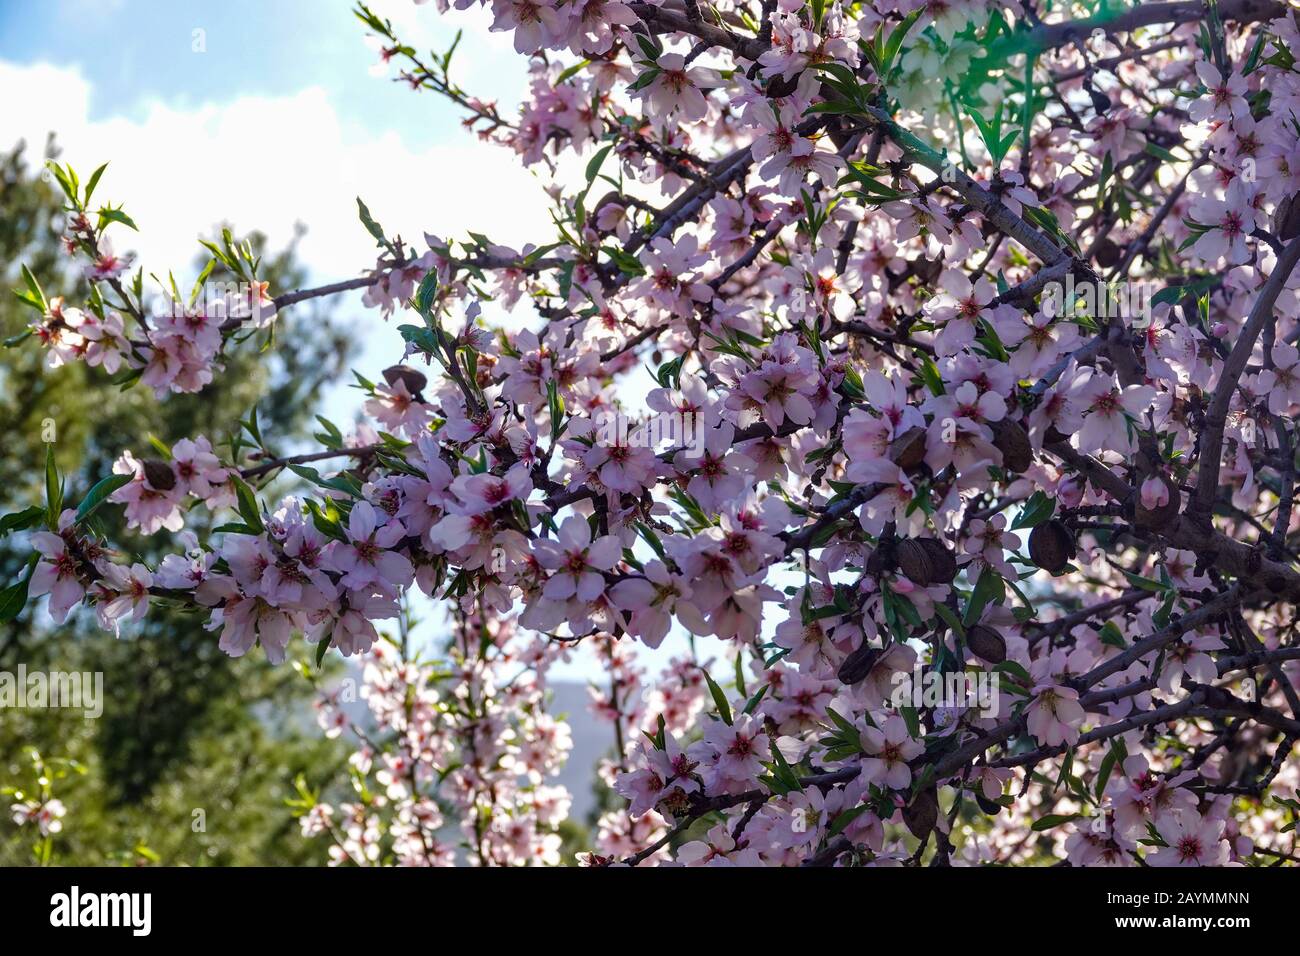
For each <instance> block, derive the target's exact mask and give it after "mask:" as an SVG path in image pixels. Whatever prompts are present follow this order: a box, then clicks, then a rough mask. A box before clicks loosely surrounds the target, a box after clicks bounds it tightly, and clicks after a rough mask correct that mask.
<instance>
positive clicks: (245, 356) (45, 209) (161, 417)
mask: <svg viewBox="0 0 1300 956" xmlns="http://www.w3.org/2000/svg"><path fill="white" fill-rule="evenodd" d="M54 151H55V146H54V144H53V142H51V143H50V144H48V145H47V147H46V155H47V156H52V155H53V153H54ZM41 168H42V167H41V165H40V162H38V161H37V159H36V158H35V157H31V156H30V155H29V154H28V153H27V152H26V151H25V150H24V148H23V146H21V145H20V146H19V147H18V148H17V149H15V150H14V151H13V152H10V153H6V154H0V279H3V282H4V286H5V288H6V289H8V288H12V287H15V286H16V285H17V284H18V283H19V278H18V270H19V264H20V263H26V264H27V265H28V266H29V267H30V268H31V269H32V271H33V272H34V273H35V274H36V276H37V278H38V279H39V281H40V282H41V284H42V286H43V287H44V289H45V290H46V293H47V295H50V296H54V295H64V296H67V297H68V300H69V302H74V303H75V302H79V300H81V299H82V298H83V297H84V295H85V293H86V291H87V290H86V284H85V282H84V280H82V279H81V278H80V276H79V274H77V273H76V272H75V271H73V270H72V269H70V265H69V261H68V259H67V257H66V256H65V255H64V253H63V250H62V248H61V246H60V234H61V231H62V212H61V197H60V195H59V194H58V190H57V186H55V185H54V184H53V183H51V182H46V181H45V180H44V179H43V178H42V176H41ZM128 205H129V204H128ZM115 228H116V229H117V230H118V231H119V233H120V234H119V236H118V244H119V246H123V247H125V246H126V238H127V237H126V236H125V235H122V234H121V233H125V232H126V229H125V228H124V227H120V226H119V227H115ZM218 231H219V230H218ZM249 238H250V241H251V242H252V243H253V246H254V248H255V250H256V251H257V252H258V253H259V254H265V239H264V237H262V236H260V235H253V236H251V237H249ZM196 246H197V244H196ZM205 261H206V259H204V260H202V261H200V262H198V263H197V264H196V266H195V269H194V275H197V274H198V272H199V271H200V269H201V268H202V266H203V264H204V262H205ZM146 267H147V264H146ZM225 278H227V277H225V276H223V275H222V274H221V272H220V271H219V270H218V271H217V272H214V273H213V275H212V280H213V281H219V280H222V279H225ZM262 278H263V279H265V280H269V281H270V284H271V290H272V292H273V293H274V292H277V291H284V290H287V289H292V288H297V287H298V286H300V285H302V283H303V279H304V273H303V271H302V269H301V267H300V266H299V265H298V263H297V262H296V260H295V251H294V245H293V244H291V245H290V247H289V248H287V249H285V250H282V251H280V252H277V253H274V254H265V258H264V260H263V266H262ZM149 281H150V280H149V278H148V273H146V282H147V283H148V282H149ZM188 281H192V277H190V279H189V280H187V279H186V277H182V276H177V283H178V284H179V285H180V286H181V288H187V287H188ZM322 302H323V300H318V301H317V302H309V303H303V304H300V305H297V306H295V307H294V308H293V310H292V311H291V312H290V313H288V314H286V315H283V316H281V317H280V318H279V320H278V323H277V333H276V340H275V343H274V344H273V345H272V346H271V347H270V349H268V350H267V351H266V352H265V353H259V347H260V346H259V342H258V340H257V339H256V338H254V339H253V340H251V341H249V342H245V343H244V344H243V345H242V346H239V347H238V348H236V349H234V350H233V351H232V352H231V353H230V358H229V361H228V367H227V369H228V370H227V374H225V375H223V376H220V377H219V378H218V379H217V380H216V381H215V382H214V383H213V384H212V385H211V386H209V387H208V388H207V389H205V390H204V391H203V392H202V393H201V394H198V395H172V396H169V397H168V399H167V400H166V401H165V402H159V401H157V400H155V399H154V397H153V393H152V391H151V390H150V389H148V388H145V387H140V386H137V387H134V388H128V389H125V390H123V389H121V388H119V387H118V386H116V385H114V384H112V383H111V382H110V381H109V378H110V377H109V376H107V375H105V374H104V373H103V372H102V371H101V370H99V369H92V368H89V367H87V366H86V365H85V363H81V362H78V363H73V364H71V365H67V366H64V367H63V368H60V369H58V370H56V371H54V372H50V371H49V370H46V369H44V368H43V367H42V363H43V361H44V350H43V349H41V348H40V347H38V346H36V345H35V344H34V343H32V342H26V343H23V344H22V345H19V346H17V347H15V348H6V349H0V423H2V424H0V514H5V513H8V512H11V511H15V510H19V509H21V508H24V507H26V506H28V505H30V504H33V503H39V502H40V501H41V500H43V492H42V491H41V487H40V486H41V480H42V479H41V475H42V462H43V461H44V457H45V447H44V444H43V442H42V426H43V423H46V421H47V420H52V421H53V424H54V426H55V429H56V441H55V443H54V445H53V447H54V454H55V460H56V461H57V463H58V466H59V470H60V472H61V473H63V474H66V476H67V487H66V491H65V501H68V502H70V503H75V502H77V501H78V500H80V498H81V496H82V495H84V494H85V492H86V491H87V490H88V489H89V488H90V486H91V485H93V484H94V483H95V482H96V481H97V480H99V479H100V478H102V477H104V476H106V475H108V474H110V473H111V471H112V464H113V461H114V459H115V458H116V457H117V456H118V455H119V454H120V452H121V451H122V450H123V449H125V448H130V449H132V451H133V452H135V453H136V454H137V455H138V456H144V455H147V454H150V450H149V449H148V448H144V447H140V444H141V437H140V436H142V435H145V434H153V435H155V436H157V437H158V438H159V439H160V440H161V441H163V442H165V443H166V444H167V445H168V446H170V445H171V444H172V443H173V442H175V441H176V440H177V439H180V438H185V437H193V436H195V435H199V434H203V435H207V436H208V437H209V438H210V439H211V440H212V442H213V444H214V445H216V446H217V448H218V453H219V454H220V453H222V452H223V451H224V449H223V447H222V446H223V445H225V443H226V442H227V441H228V439H229V437H230V436H231V434H232V432H233V430H234V429H237V428H238V427H239V425H238V422H239V420H240V419H243V418H246V417H247V415H248V413H249V411H250V409H252V408H253V407H254V403H256V408H257V414H258V418H259V421H260V422H261V423H262V429H263V434H264V435H266V436H267V437H268V440H269V441H271V442H272V444H273V445H275V446H278V447H283V448H287V447H289V446H291V445H292V444H293V442H294V440H295V439H296V438H300V437H302V436H305V435H306V434H307V433H308V432H309V431H310V430H311V427H310V426H311V425H312V410H313V409H315V408H316V407H317V406H318V402H317V399H318V397H319V395H320V393H321V391H322V389H323V388H324V387H325V386H326V385H328V384H330V383H331V382H333V381H335V380H336V379H337V378H338V377H339V376H340V375H341V374H342V373H343V372H344V370H345V368H346V362H347V359H348V352H349V340H348V338H347V336H346V335H345V334H344V333H343V331H342V330H341V329H340V328H339V326H338V324H337V323H336V322H335V321H333V320H332V319H331V316H330V314H329V310H328V307H327V306H325V305H323V304H321V303H322ZM31 315H32V313H31V312H30V310H29V309H28V308H27V307H25V306H23V305H22V304H21V303H20V302H19V301H18V300H17V299H16V298H14V297H13V296H11V295H9V294H8V293H7V292H5V293H4V294H3V297H2V298H0V338H7V337H9V336H12V335H15V334H17V333H20V332H21V331H22V330H23V328H24V327H25V325H26V323H27V322H28V321H29V319H30V317H31ZM295 330H297V331H298V333H299V334H294V333H295ZM272 436H274V437H272ZM289 477H290V478H292V476H289ZM268 500H269V501H274V500H276V499H275V496H274V495H270V496H268ZM101 513H102V514H103V515H104V516H105V519H106V520H107V521H108V522H109V523H110V525H111V524H112V523H113V522H115V521H120V516H119V515H118V514H116V513H115V509H112V508H108V509H104V511H103V512H101ZM207 520H208V516H207V515H206V513H205V512H204V511H203V509H202V508H199V509H198V510H196V511H195V512H193V513H192V515H191V517H190V519H189V522H188V523H190V524H191V525H192V526H193V527H195V528H197V529H201V528H202V527H203V526H204V524H205V522H207ZM122 532H123V529H122V527H121V526H120V525H119V526H117V527H114V528H113V533H114V538H115V539H118V536H119V535H120V534H121V533H122ZM24 537H25V536H14V535H11V536H10V537H8V538H0V587H3V586H4V585H6V584H8V583H9V582H11V581H13V580H14V579H15V578H16V577H17V576H18V574H19V572H20V570H21V568H22V565H23V562H24V561H25V560H26V557H27V554H28V553H29V550H28V549H27V548H26V547H25V541H24V540H23V538H24ZM136 537H137V540H138V536H136ZM136 550H137V551H138V552H139V555H140V557H141V559H143V560H147V561H148V563H149V564H150V565H151V566H152V565H153V564H154V563H155V562H156V561H157V560H158V559H159V558H160V557H161V555H163V554H166V553H168V552H169V551H178V550H180V545H179V544H178V543H177V542H176V541H175V539H174V537H173V536H172V535H170V534H168V533H167V532H159V533H158V534H155V535H153V536H151V537H149V538H148V539H147V540H138V547H137V548H136ZM44 603H45V602H44V600H40V601H32V602H31V603H30V604H29V605H28V607H27V608H26V609H25V610H24V611H23V612H22V613H21V614H20V615H19V617H18V618H17V620H15V621H12V622H9V623H7V624H0V671H9V672H11V673H15V672H16V670H17V667H18V665H19V664H25V665H26V667H27V669H28V671H34V670H61V671H80V672H95V671H99V672H102V673H103V675H104V682H103V687H104V700H103V715H102V716H101V717H100V718H99V719H94V720H91V719H86V718H85V717H84V716H83V713H82V711H80V710H70V709H35V708H5V709H0V787H2V786H5V785H9V786H17V787H20V788H24V789H30V787H31V783H32V779H31V778H32V770H31V768H32V762H31V760H30V759H29V757H28V756H27V754H26V753H25V752H24V748H25V747H27V746H35V747H36V748H37V749H38V750H39V751H40V752H41V754H42V755H44V756H45V757H47V758H49V757H57V756H62V757H67V758H70V759H72V760H74V761H76V762H78V763H79V764H80V765H81V766H82V767H84V768H85V772H84V773H82V774H73V775H70V776H69V777H68V778H67V779H65V780H61V781H59V782H58V789H57V792H56V796H58V797H59V799H61V800H62V801H63V803H64V804H65V805H66V807H67V817H66V819H65V828H64V831H63V832H62V833H60V834H59V835H58V837H57V839H56V841H55V852H54V862H56V863H61V864H69V865H72V864H81V865H94V864H103V863H107V862H112V861H113V860H115V859H116V860H121V861H122V862H146V861H149V860H155V859H157V860H161V861H162V862H164V863H168V864H191V865H215V864H222V865H256V864H264V865H271V864H308V863H318V862H321V848H320V846H319V844H313V843H311V842H309V841H305V840H303V839H301V838H300V837H299V834H298V825H297V823H296V822H295V821H294V820H293V818H292V816H291V814H290V812H289V810H288V808H286V807H285V805H284V800H285V798H286V797H288V796H290V795H291V792H290V791H291V781H292V780H293V778H294V776H295V775H296V774H298V773H304V774H305V775H306V776H307V777H308V778H309V779H313V780H321V779H327V778H330V777H332V776H334V775H335V773H336V772H337V771H338V770H339V768H340V767H341V765H342V763H343V761H344V760H345V757H346V755H345V752H344V751H343V750H342V748H341V747H340V746H339V745H338V742H337V741H330V740H326V739H324V737H323V735H322V734H321V733H320V732H319V731H317V729H316V727H315V725H314V722H313V720H312V713H311V706H310V700H311V694H312V687H311V684H310V682H309V681H308V680H306V679H304V677H303V676H301V675H300V674H299V673H297V672H296V671H295V669H294V668H291V667H287V666H285V667H278V668H275V667H271V666H270V665H268V664H267V663H266V660H265V657H264V656H263V655H262V654H261V653H260V652H255V653H252V654H249V655H248V656H246V657H244V658H241V659H238V660H232V659H231V658H228V657H226V655H225V654H223V653H221V652H220V651H219V650H218V649H217V641H216V635H215V634H211V633H209V632H207V631H205V630H204V629H203V622H204V621H205V619H206V615H203V614H196V613H186V612H182V611H168V612H166V613H163V614H155V613H150V615H149V616H148V618H147V619H146V622H145V624H144V625H143V627H141V626H140V625H127V626H124V627H123V629H122V635H121V637H120V638H119V639H117V640H114V639H113V637H112V636H110V635H107V634H105V633H104V632H103V631H101V630H100V629H99V628H98V627H97V626H96V625H95V624H94V623H93V621H91V620H89V616H88V613H87V612H85V611H84V610H82V611H78V612H74V614H73V615H72V616H71V617H69V619H68V621H67V623H66V624H65V625H64V626H62V627H55V626H53V624H52V623H51V621H50V618H49V616H48V615H47V614H46V612H45V609H44ZM297 646H298V651H299V653H300V654H301V655H302V656H303V659H304V660H305V659H306V657H307V654H308V651H309V648H307V646H306V645H304V644H303V643H302V642H297ZM331 659H332V658H331ZM334 666H335V667H338V666H341V665H338V664H335V665H334ZM313 669H314V668H313ZM6 803H7V801H6ZM3 809H4V810H5V811H7V810H8V807H7V805H6V806H5V807H3ZM196 811H202V812H201V813H198V812H196ZM33 835H34V828H33V827H26V828H19V827H17V826H15V825H14V824H12V823H11V822H10V820H9V815H8V813H7V812H6V813H5V815H4V817H3V818H2V819H0V865H23V864H29V863H31V862H32V845H33V842H34V838H33Z"/></svg>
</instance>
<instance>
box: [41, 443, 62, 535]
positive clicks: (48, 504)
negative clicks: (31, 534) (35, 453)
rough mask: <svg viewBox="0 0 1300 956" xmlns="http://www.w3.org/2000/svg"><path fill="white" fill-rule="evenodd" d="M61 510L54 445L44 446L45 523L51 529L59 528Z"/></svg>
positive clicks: (60, 493)
mask: <svg viewBox="0 0 1300 956" xmlns="http://www.w3.org/2000/svg"><path fill="white" fill-rule="evenodd" d="M62 511H63V484H62V483H61V482H60V481H59V469H58V467H57V466H56V465H55V464H54V445H52V444H48V445H46V446H45V523H46V524H47V525H49V528H50V530H51V531H58V530H59V514H60V513H61V512H62Z"/></svg>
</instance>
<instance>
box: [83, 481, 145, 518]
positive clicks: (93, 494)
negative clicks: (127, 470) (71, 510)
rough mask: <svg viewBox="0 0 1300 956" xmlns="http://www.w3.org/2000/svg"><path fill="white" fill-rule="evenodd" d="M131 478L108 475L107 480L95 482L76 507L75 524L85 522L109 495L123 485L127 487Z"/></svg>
mask: <svg viewBox="0 0 1300 956" xmlns="http://www.w3.org/2000/svg"><path fill="white" fill-rule="evenodd" d="M133 477H134V476H133V475H109V476H108V477H107V478H104V479H102V480H100V481H97V482H96V483H95V484H94V486H93V487H92V488H91V489H90V490H89V491H88V492H86V497H84V498H82V499H81V504H80V505H79V506H78V507H77V522H78V523H80V522H82V521H85V520H86V519H87V518H89V517H90V516H91V515H93V514H94V513H95V511H96V509H98V508H99V506H100V505H102V504H103V503H104V502H105V501H107V500H108V497H109V495H111V494H112V493H113V492H115V491H117V489H119V488H121V487H122V486H123V485H129V484H130V483H131V480H132V478H133Z"/></svg>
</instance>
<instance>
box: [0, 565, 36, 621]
mask: <svg viewBox="0 0 1300 956" xmlns="http://www.w3.org/2000/svg"><path fill="white" fill-rule="evenodd" d="M39 560H40V555H38V554H33V555H32V556H31V557H30V558H29V559H28V561H27V571H26V573H24V574H23V577H22V580H21V581H18V582H17V583H16V584H11V585H9V587H7V588H5V589H4V590H3V591H0V623H5V622H8V621H12V620H13V619H14V618H16V617H17V616H18V615H19V613H20V612H21V611H22V609H23V608H24V607H26V606H27V586H28V584H30V583H31V580H32V572H33V571H35V570H36V563H37V562H38V561H39Z"/></svg>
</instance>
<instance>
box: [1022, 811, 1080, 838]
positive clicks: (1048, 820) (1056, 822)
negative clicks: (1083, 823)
mask: <svg viewBox="0 0 1300 956" xmlns="http://www.w3.org/2000/svg"><path fill="white" fill-rule="evenodd" d="M1083 818H1084V815H1083V814H1082V813H1049V814H1047V816H1045V817H1039V818H1038V819H1037V820H1035V821H1034V822H1033V825H1032V826H1031V827H1030V829H1031V830H1033V831H1034V832H1035V833H1042V832H1043V831H1044V830H1050V829H1052V828H1053V827H1059V826H1060V825H1061V824H1062V823H1069V822H1070V821H1071V820H1082V819H1083Z"/></svg>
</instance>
